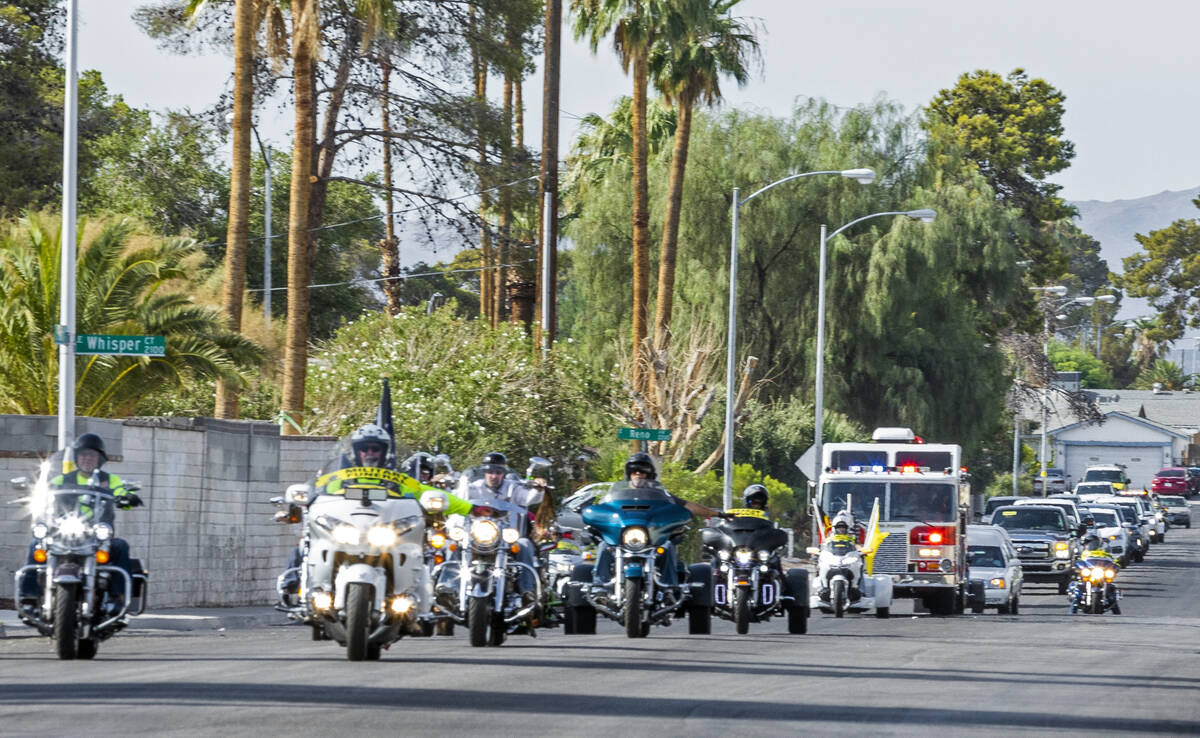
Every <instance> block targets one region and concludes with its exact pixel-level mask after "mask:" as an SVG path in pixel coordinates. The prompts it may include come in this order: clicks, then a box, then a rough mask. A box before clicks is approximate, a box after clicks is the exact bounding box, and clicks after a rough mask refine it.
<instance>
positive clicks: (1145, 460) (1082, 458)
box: [1064, 444, 1166, 489]
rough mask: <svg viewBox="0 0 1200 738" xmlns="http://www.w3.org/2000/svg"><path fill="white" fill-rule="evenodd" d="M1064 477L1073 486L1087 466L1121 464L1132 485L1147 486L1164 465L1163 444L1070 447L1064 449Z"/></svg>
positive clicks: (1164, 450) (1068, 445)
mask: <svg viewBox="0 0 1200 738" xmlns="http://www.w3.org/2000/svg"><path fill="white" fill-rule="evenodd" d="M1064 451H1065V454H1066V457H1067V463H1066V470H1067V477H1068V478H1069V479H1070V483H1071V484H1072V485H1075V484H1077V483H1078V482H1079V481H1080V480H1082V479H1083V473H1084V471H1086V470H1087V468H1088V467H1089V466H1096V465H1098V464H1124V465H1125V473H1126V474H1128V475H1129V479H1130V480H1131V481H1132V482H1133V486H1134V487H1138V488H1140V487H1145V488H1147V489H1148V488H1149V487H1150V480H1152V479H1153V478H1154V473H1155V472H1157V471H1158V470H1159V469H1161V468H1163V466H1164V464H1163V458H1164V454H1165V452H1166V446H1073V445H1071V444H1067V445H1066V448H1065V449H1064Z"/></svg>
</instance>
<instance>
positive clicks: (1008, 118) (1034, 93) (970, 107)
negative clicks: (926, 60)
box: [925, 69, 1075, 284]
mask: <svg viewBox="0 0 1200 738" xmlns="http://www.w3.org/2000/svg"><path fill="white" fill-rule="evenodd" d="M1065 102H1066V95H1064V94H1063V93H1062V92H1061V91H1059V90H1058V89H1056V88H1055V87H1053V86H1052V85H1050V84H1049V83H1047V82H1046V81H1045V80H1043V79H1040V78H1037V77H1035V78H1032V79H1030V77H1029V75H1027V74H1026V73H1025V70H1023V69H1015V70H1013V72H1012V73H1010V74H1009V75H1008V76H1007V77H1001V76H1000V75H999V74H997V73H995V72H991V71H986V70H979V71H976V72H973V73H971V74H963V75H961V76H960V77H959V78H958V82H957V84H956V85H955V86H954V87H952V88H950V89H944V90H942V91H941V92H939V93H938V94H937V96H936V97H935V98H934V99H933V101H932V102H931V103H930V104H929V106H928V107H927V108H926V119H925V126H926V130H927V131H928V132H929V135H930V138H931V140H932V142H933V144H934V150H935V152H937V155H939V156H942V157H943V158H944V161H943V166H947V165H951V163H952V160H953V159H955V158H957V157H958V156H960V155H961V156H963V157H965V160H966V161H968V162H970V163H971V164H972V165H974V166H975V167H976V168H977V169H978V171H979V172H980V173H981V174H982V175H983V176H984V178H985V179H986V180H987V182H988V184H989V185H990V186H991V188H992V190H993V192H994V193H995V196H996V197H997V198H998V199H999V200H1000V201H1001V202H1002V203H1004V204H1005V205H1008V206H1009V207H1013V208H1016V209H1017V210H1018V211H1020V212H1021V214H1022V216H1023V217H1022V222H1023V224H1024V226H1025V229H1024V230H1025V234H1024V235H1023V236H1022V237H1021V239H1020V240H1022V241H1023V242H1024V245H1023V255H1024V257H1025V258H1027V259H1032V260H1033V261H1034V262H1035V263H1034V265H1033V268H1032V269H1031V270H1030V272H1029V274H1030V276H1031V277H1032V278H1033V279H1034V281H1035V283H1038V284H1041V283H1043V282H1044V281H1047V280H1054V279H1057V278H1058V276H1059V275H1060V274H1062V273H1063V272H1064V271H1066V266H1067V265H1066V260H1065V258H1064V256H1063V254H1062V251H1061V249H1060V247H1059V246H1058V243H1057V240H1056V239H1055V238H1053V235H1052V234H1051V233H1047V232H1045V230H1044V224H1046V223H1050V222H1054V221H1059V220H1062V219H1063V218H1066V217H1068V216H1070V215H1071V214H1072V213H1073V212H1074V211H1073V208H1071V207H1070V206H1069V205H1067V204H1066V203H1065V202H1064V201H1063V199H1062V198H1061V197H1059V195H1058V192H1059V190H1061V189H1062V187H1061V185H1057V184H1054V183H1052V182H1048V181H1046V177H1048V176H1050V175H1052V174H1054V173H1056V172H1060V171H1062V170H1063V169H1066V168H1067V167H1068V166H1070V163H1071V159H1073V158H1074V157H1075V145H1074V144H1073V143H1071V142H1070V141H1068V140H1067V139H1065V138H1063V133H1064V128H1063V123H1062V118H1063V114H1064V112H1065V110H1066V107H1065ZM943 144H952V145H953V149H952V151H953V153H951V151H939V147H940V146H941V145H943Z"/></svg>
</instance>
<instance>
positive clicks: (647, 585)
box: [566, 481, 713, 638]
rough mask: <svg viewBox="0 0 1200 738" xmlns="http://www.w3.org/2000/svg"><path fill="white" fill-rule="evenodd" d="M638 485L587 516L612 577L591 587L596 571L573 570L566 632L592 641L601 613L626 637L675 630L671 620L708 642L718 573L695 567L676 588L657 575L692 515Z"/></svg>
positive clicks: (620, 490)
mask: <svg viewBox="0 0 1200 738" xmlns="http://www.w3.org/2000/svg"><path fill="white" fill-rule="evenodd" d="M639 485H640V486H637V487H634V486H632V485H631V484H630V483H629V482H627V481H625V482H615V483H613V485H612V486H611V487H610V488H609V489H608V491H607V492H606V493H605V494H604V496H603V497H601V498H600V500H599V501H597V502H596V503H594V504H592V505H589V506H587V507H585V508H584V509H583V511H582V517H583V523H584V525H585V527H586V528H587V530H588V532H589V533H591V534H592V535H593V536H594V537H595V538H597V539H600V540H602V541H603V542H604V544H605V545H606V546H608V547H609V550H610V551H611V552H612V558H613V567H612V568H613V571H612V578H611V579H610V580H609V581H608V582H607V583H598V582H594V581H593V578H594V573H595V572H594V565H592V564H579V565H577V566H576V567H575V572H574V573H573V574H572V577H571V583H570V586H569V588H568V600H567V613H566V622H567V627H568V628H569V629H570V630H572V631H573V632H575V633H580V634H594V633H595V632H596V614H597V613H600V614H602V615H604V616H605V617H607V618H609V619H611V620H615V621H616V622H618V623H622V624H623V625H624V626H625V634H626V635H627V636H628V637H630V638H644V637H646V636H647V635H649V633H650V627H651V626H652V625H669V624H670V623H671V619H672V618H673V617H682V616H683V615H684V614H685V613H686V615H687V618H688V632H689V633H690V634H707V633H709V632H711V628H712V597H713V572H712V567H711V566H710V565H709V564H693V565H692V566H691V567H689V569H688V570H686V571H682V570H680V571H678V576H679V580H678V581H679V583H677V584H676V583H668V582H667V581H664V579H663V576H662V575H660V571H659V568H660V566H661V565H662V560H663V558H665V557H663V554H665V553H666V547H667V546H671V545H674V544H676V543H678V541H679V540H681V539H682V538H683V535H684V533H685V532H686V531H687V526H688V523H689V522H690V520H691V514H690V513H689V512H688V511H687V510H685V509H684V508H682V507H680V506H679V505H676V504H675V503H674V502H672V501H671V499H670V498H669V497H668V496H667V492H666V490H665V489H663V487H662V486H661V485H659V484H658V482H655V481H648V482H640V483H639ZM680 568H681V567H680ZM672 573H676V572H672ZM662 574H663V575H665V574H666V572H665V571H664V572H662Z"/></svg>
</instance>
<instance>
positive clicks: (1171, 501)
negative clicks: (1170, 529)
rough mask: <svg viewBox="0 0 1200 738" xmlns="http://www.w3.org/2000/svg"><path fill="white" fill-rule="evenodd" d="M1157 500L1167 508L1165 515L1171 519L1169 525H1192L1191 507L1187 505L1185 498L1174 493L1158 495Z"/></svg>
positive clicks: (1186, 526)
mask: <svg viewBox="0 0 1200 738" xmlns="http://www.w3.org/2000/svg"><path fill="white" fill-rule="evenodd" d="M1158 502H1159V504H1160V505H1162V506H1163V507H1165V508H1166V509H1167V517H1168V518H1169V519H1170V520H1171V525H1182V526H1183V527H1184V528H1191V527H1192V509H1191V508H1190V507H1188V502H1187V498H1185V497H1180V496H1176V495H1160V496H1159V498H1158Z"/></svg>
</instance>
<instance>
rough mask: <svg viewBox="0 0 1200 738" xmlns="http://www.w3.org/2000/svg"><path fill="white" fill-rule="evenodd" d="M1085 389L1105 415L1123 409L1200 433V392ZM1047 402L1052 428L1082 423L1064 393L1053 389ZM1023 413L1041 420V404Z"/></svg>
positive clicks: (1182, 430)
mask: <svg viewBox="0 0 1200 738" xmlns="http://www.w3.org/2000/svg"><path fill="white" fill-rule="evenodd" d="M1083 392H1084V393H1085V394H1087V395H1088V396H1089V397H1091V398H1092V399H1093V400H1094V401H1095V402H1096V405H1097V407H1098V408H1099V410H1100V413H1101V414H1102V415H1108V414H1110V413H1114V412H1115V413H1121V414H1122V415H1126V416H1129V417H1131V418H1140V419H1142V420H1146V421H1149V422H1150V423H1152V424H1154V425H1157V426H1162V427H1164V428H1168V429H1171V430H1173V431H1176V432H1179V433H1183V434H1186V435H1189V436H1192V435H1195V434H1197V433H1200V392H1187V391H1177V392H1171V391H1164V392H1155V391H1153V390H1124V389H1122V390H1115V389H1087V390H1083ZM1047 405H1048V420H1047V423H1046V425H1047V428H1048V429H1050V430H1054V429H1061V428H1064V427H1066V426H1073V425H1076V424H1077V423H1078V419H1077V418H1076V417H1075V416H1073V415H1071V413H1070V410H1069V409H1068V407H1067V404H1066V402H1065V401H1064V399H1063V398H1062V397H1061V396H1060V395H1058V394H1056V393H1053V392H1052V393H1050V396H1049V398H1048V403H1047ZM1021 417H1022V418H1025V419H1026V420H1032V421H1035V422H1040V421H1041V407H1040V406H1039V405H1038V404H1037V403H1034V404H1031V405H1030V406H1028V407H1025V408H1022V410H1021Z"/></svg>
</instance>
